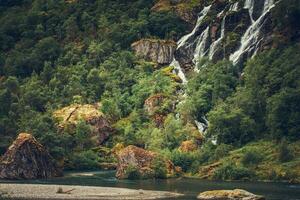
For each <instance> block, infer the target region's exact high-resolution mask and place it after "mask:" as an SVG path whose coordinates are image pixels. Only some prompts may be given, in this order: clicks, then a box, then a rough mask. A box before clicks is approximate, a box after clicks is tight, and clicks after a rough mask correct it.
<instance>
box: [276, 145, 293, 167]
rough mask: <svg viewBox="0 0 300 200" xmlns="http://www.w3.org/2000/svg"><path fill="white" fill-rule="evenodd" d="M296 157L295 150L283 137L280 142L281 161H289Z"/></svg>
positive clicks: (279, 155)
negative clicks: (293, 150)
mask: <svg viewBox="0 0 300 200" xmlns="http://www.w3.org/2000/svg"><path fill="white" fill-rule="evenodd" d="M293 158H294V155H293V152H292V150H291V149H290V147H289V146H288V143H287V141H286V140H285V139H283V140H282V141H281V142H280V144H279V154H278V160H279V161H280V162H288V161H291V160H292V159H293Z"/></svg>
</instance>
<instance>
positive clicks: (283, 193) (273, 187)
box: [6, 171, 300, 200]
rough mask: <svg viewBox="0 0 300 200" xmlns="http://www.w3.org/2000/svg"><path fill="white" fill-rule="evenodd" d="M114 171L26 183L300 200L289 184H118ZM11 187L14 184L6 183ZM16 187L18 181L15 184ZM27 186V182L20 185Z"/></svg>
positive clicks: (190, 196) (189, 197) (190, 199)
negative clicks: (244, 192)
mask: <svg viewBox="0 0 300 200" xmlns="http://www.w3.org/2000/svg"><path fill="white" fill-rule="evenodd" d="M114 174H115V172H114V171H97V172H67V173H65V176H64V177H61V178H53V179H49V180H34V181H27V182H26V183H35V184H66V185H87V186H106V187H124V188H132V189H145V190H164V191H173V192H179V193H183V194H185V196H184V197H181V198H177V199H179V200H194V199H196V196H197V195H198V194H199V192H203V191H207V190H215V189H235V188H240V189H245V190H247V191H249V192H252V193H255V194H259V195H264V196H265V197H266V198H267V200H300V185H292V184H287V183H257V182H221V181H206V180H199V179H189V178H178V179H166V180H117V179H116V178H115V177H114ZM6 182H7V183H9V182H10V181H6ZM13 182H14V183H16V181H13ZM17 183H24V181H23V182H22V181H17Z"/></svg>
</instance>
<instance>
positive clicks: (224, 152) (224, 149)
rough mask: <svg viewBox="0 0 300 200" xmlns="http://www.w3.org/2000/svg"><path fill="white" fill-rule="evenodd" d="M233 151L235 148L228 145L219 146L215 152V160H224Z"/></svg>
mask: <svg viewBox="0 0 300 200" xmlns="http://www.w3.org/2000/svg"><path fill="white" fill-rule="evenodd" d="M231 150H233V146H231V145H227V144H219V145H218V146H217V148H216V149H215V151H214V156H213V159H214V160H219V159H222V158H224V157H226V156H228V154H229V152H230V151H231Z"/></svg>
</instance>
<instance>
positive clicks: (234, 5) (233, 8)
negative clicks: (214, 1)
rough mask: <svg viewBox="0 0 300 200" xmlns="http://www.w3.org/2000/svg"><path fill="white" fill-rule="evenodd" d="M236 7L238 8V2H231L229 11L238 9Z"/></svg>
mask: <svg viewBox="0 0 300 200" xmlns="http://www.w3.org/2000/svg"><path fill="white" fill-rule="evenodd" d="M238 9H239V2H235V3H234V4H232V5H231V6H230V9H229V11H234V12H236V11H238Z"/></svg>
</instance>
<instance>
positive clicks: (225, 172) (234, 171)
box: [214, 162, 255, 180]
mask: <svg viewBox="0 0 300 200" xmlns="http://www.w3.org/2000/svg"><path fill="white" fill-rule="evenodd" d="M254 176H255V174H254V172H252V171H251V170H249V169H247V168H244V167H240V166H237V165H236V164H235V163H232V162H229V163H225V164H224V165H223V166H222V167H220V168H218V169H217V170H216V171H215V172H214V178H215V179H218V180H249V179H253V178H254Z"/></svg>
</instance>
